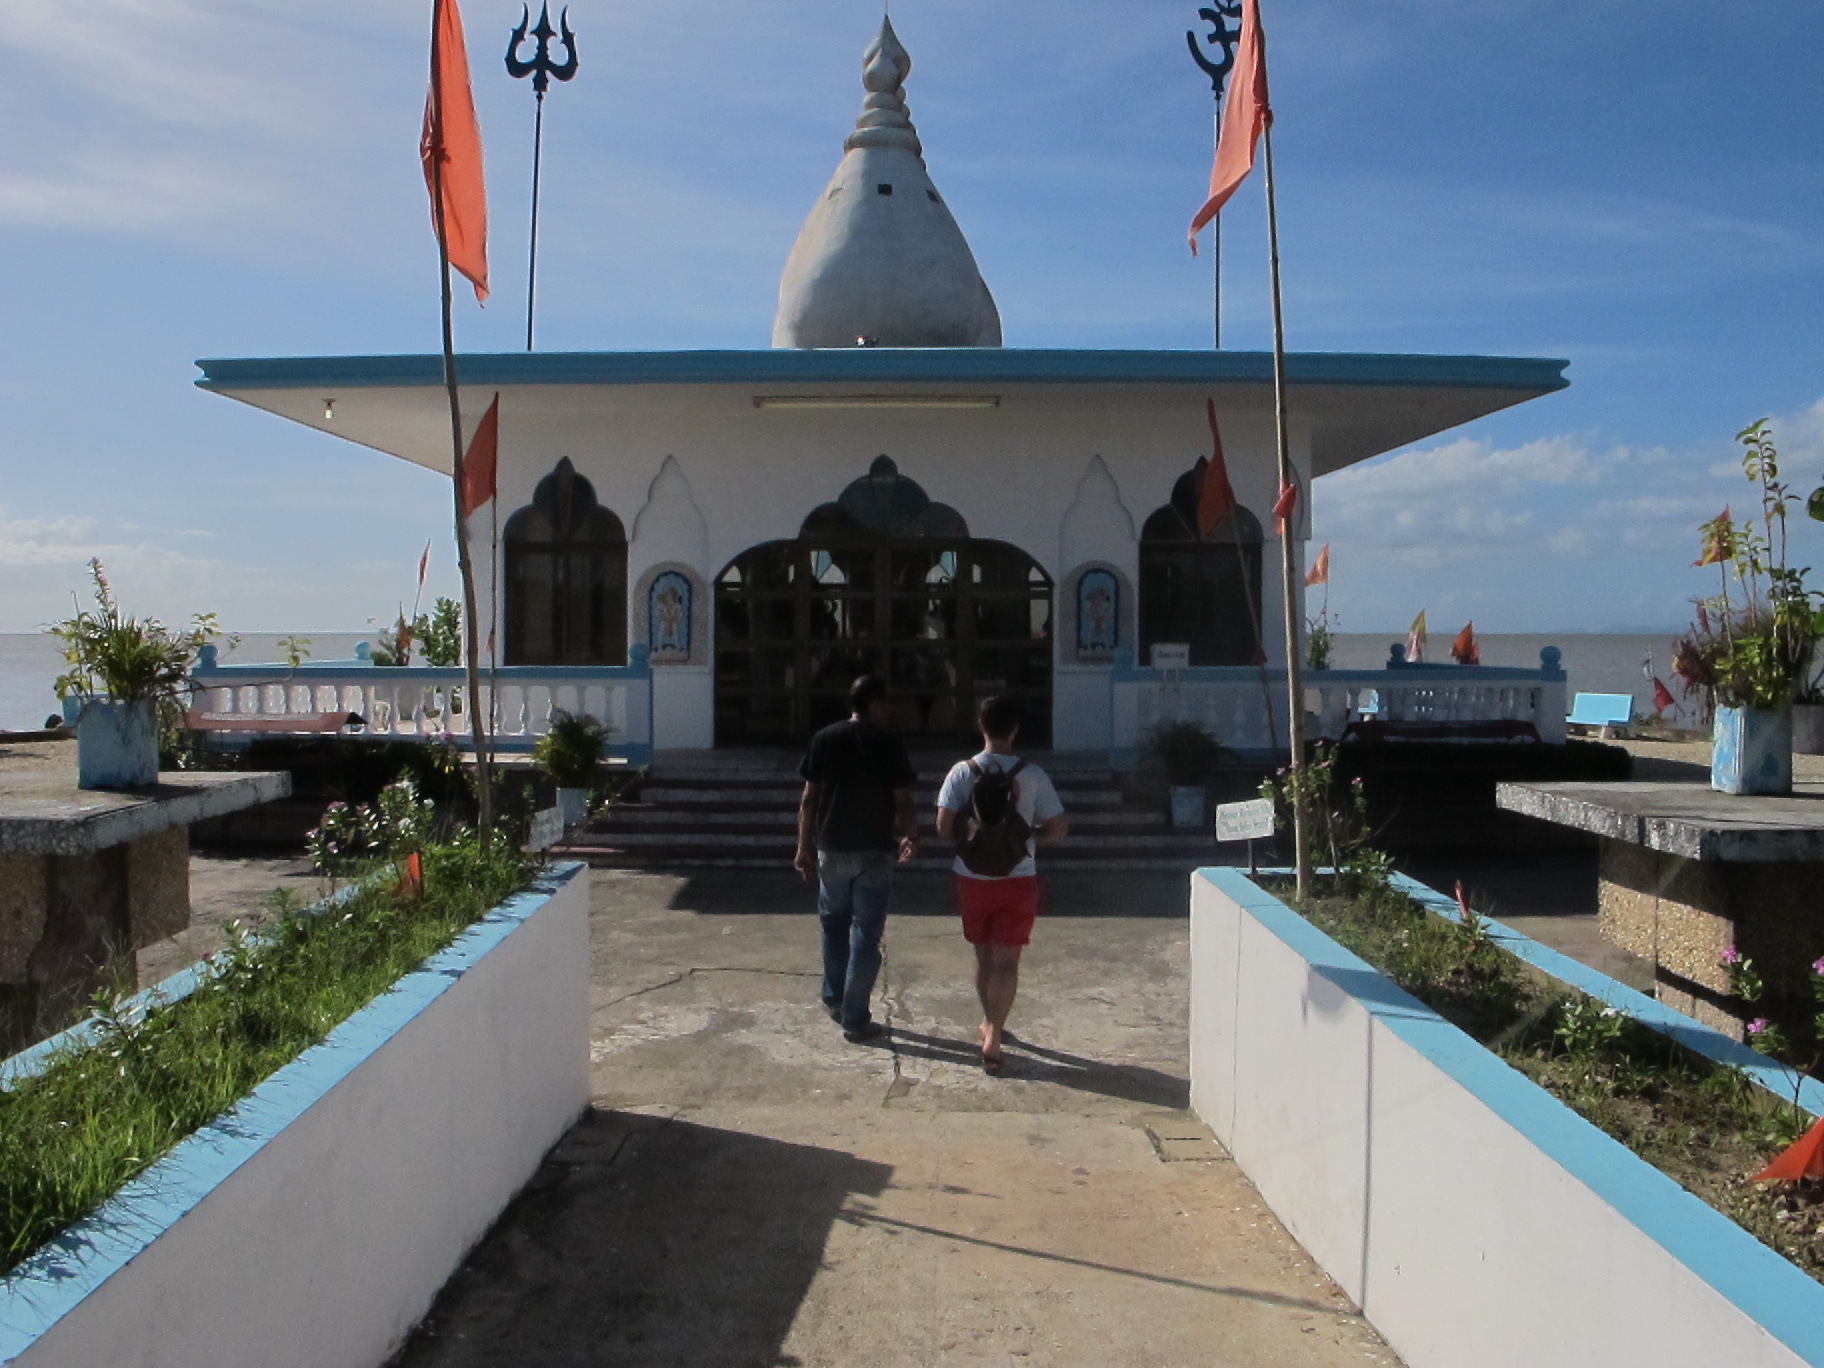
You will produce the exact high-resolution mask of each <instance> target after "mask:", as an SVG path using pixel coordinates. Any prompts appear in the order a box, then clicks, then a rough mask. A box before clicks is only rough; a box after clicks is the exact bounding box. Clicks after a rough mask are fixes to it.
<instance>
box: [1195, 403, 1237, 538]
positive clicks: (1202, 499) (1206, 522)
mask: <svg viewBox="0 0 1824 1368" xmlns="http://www.w3.org/2000/svg"><path fill="white" fill-rule="evenodd" d="M1204 411H1205V412H1206V413H1207V414H1208V415H1209V419H1210V443H1211V446H1210V460H1209V464H1208V465H1206V466H1205V467H1204V468H1203V479H1202V481H1201V482H1200V483H1199V484H1198V487H1197V537H1198V540H1200V541H1208V540H1209V539H1210V534H1211V533H1212V532H1214V531H1215V530H1216V528H1217V526H1218V525H1219V524H1220V523H1221V522H1222V520H1223V519H1224V518H1226V517H1228V516H1229V514H1230V513H1232V512H1233V511H1234V510H1235V487H1234V486H1233V485H1231V484H1230V483H1229V467H1228V463H1227V462H1226V461H1224V460H1223V459H1222V429H1221V428H1219V427H1217V426H1216V401H1215V400H1214V399H1206V400H1204Z"/></svg>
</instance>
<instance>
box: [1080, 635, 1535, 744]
mask: <svg viewBox="0 0 1824 1368" xmlns="http://www.w3.org/2000/svg"><path fill="white" fill-rule="evenodd" d="M1539 656H1540V662H1539V668H1538V669H1536V670H1526V669H1518V668H1513V667H1508V666H1484V665H1429V664H1418V665H1409V664H1407V663H1405V662H1404V661H1403V660H1398V659H1396V660H1394V661H1390V662H1389V663H1388V665H1387V666H1386V667H1385V668H1383V669H1378V670H1306V671H1305V672H1304V675H1303V682H1304V694H1305V718H1306V735H1307V736H1308V737H1311V738H1313V739H1315V738H1318V737H1322V738H1326V739H1328V740H1332V741H1336V740H1340V739H1341V738H1342V736H1343V733H1344V731H1345V730H1346V729H1347V728H1348V727H1349V726H1350V725H1351V724H1355V723H1363V722H1371V723H1380V724H1385V728H1384V730H1386V731H1387V732H1388V733H1389V734H1398V735H1402V736H1405V737H1407V738H1409V739H1410V738H1414V737H1421V736H1424V737H1435V738H1437V739H1440V740H1455V739H1464V740H1468V739H1474V738H1476V737H1477V734H1478V733H1479V732H1480V733H1482V734H1484V735H1486V734H1488V733H1490V732H1494V731H1499V730H1502V728H1500V727H1496V726H1492V725H1490V724H1512V725H1511V726H1510V727H1508V728H1507V730H1511V731H1515V732H1520V733H1526V730H1527V728H1529V727H1530V728H1531V730H1532V732H1536V733H1537V735H1538V738H1539V740H1541V741H1544V742H1547V743H1551V744H1562V743H1563V742H1564V739H1565V725H1564V718H1565V701H1566V700H1565V677H1564V671H1563V669H1562V668H1560V666H1559V659H1560V656H1559V652H1558V648H1557V647H1555V646H1548V647H1546V648H1545V649H1544V650H1543V651H1541V652H1540V653H1539ZM1177 721H1188V722H1197V723H1200V724H1202V725H1203V727H1204V728H1205V729H1206V730H1208V731H1209V732H1210V733H1211V734H1213V735H1214V736H1215V737H1216V738H1217V740H1219V741H1221V742H1222V744H1223V745H1224V746H1226V747H1227V748H1228V749H1229V750H1231V751H1234V752H1236V753H1238V754H1240V755H1242V756H1243V757H1246V758H1249V759H1270V758H1273V757H1275V756H1278V757H1280V758H1284V756H1285V754H1286V672H1285V671H1284V670H1283V669H1267V670H1262V669H1259V668H1257V667H1254V666H1245V665H1241V666H1196V667H1193V668H1190V669H1182V670H1160V669H1151V668H1144V667H1138V666H1136V665H1134V663H1133V661H1132V657H1131V656H1129V655H1128V654H1127V653H1126V652H1123V653H1122V655H1121V656H1120V657H1118V658H1117V660H1116V662H1115V668H1114V670H1113V671H1112V672H1111V674H1110V679H1109V723H1110V726H1109V736H1110V746H1109V760H1110V763H1112V764H1113V765H1114V766H1115V767H1116V768H1120V769H1126V768H1131V767H1132V766H1133V765H1134V764H1135V762H1136V757H1137V750H1138V746H1139V740H1140V737H1141V736H1142V735H1143V734H1144V733H1145V732H1146V731H1148V730H1149V729H1150V728H1152V727H1154V726H1157V725H1158V724H1159V723H1161V722H1177Z"/></svg>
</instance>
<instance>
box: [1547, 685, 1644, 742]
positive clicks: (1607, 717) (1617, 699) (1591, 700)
mask: <svg viewBox="0 0 1824 1368" xmlns="http://www.w3.org/2000/svg"><path fill="white" fill-rule="evenodd" d="M1633 720H1634V695H1633V694H1604V693H1580V694H1578V695H1577V697H1576V698H1574V699H1572V700H1571V711H1570V715H1569V716H1567V717H1566V718H1565V719H1564V721H1565V725H1566V726H1571V727H1594V728H1596V729H1598V730H1599V731H1600V732H1601V733H1602V735H1603V736H1604V737H1605V738H1606V737H1607V736H1608V735H1609V731H1610V729H1611V728H1614V727H1620V728H1622V729H1623V730H1626V728H1627V726H1628V724H1629V723H1630V722H1632V721H1633Z"/></svg>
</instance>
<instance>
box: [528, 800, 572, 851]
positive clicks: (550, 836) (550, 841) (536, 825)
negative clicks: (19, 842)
mask: <svg viewBox="0 0 1824 1368" xmlns="http://www.w3.org/2000/svg"><path fill="white" fill-rule="evenodd" d="M563 839H564V810H563V809H562V808H555V807H548V808H540V809H539V810H538V811H537V812H535V813H533V814H532V830H531V831H530V832H529V833H528V834H527V836H526V849H527V850H549V849H551V847H552V846H554V845H556V844H557V843H558V842H559V841H561V840H563Z"/></svg>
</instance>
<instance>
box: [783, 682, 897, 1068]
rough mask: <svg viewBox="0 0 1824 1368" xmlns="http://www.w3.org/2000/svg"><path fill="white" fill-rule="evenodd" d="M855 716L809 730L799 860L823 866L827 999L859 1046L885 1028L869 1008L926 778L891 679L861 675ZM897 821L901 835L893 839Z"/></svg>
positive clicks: (820, 907) (852, 696)
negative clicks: (920, 784)
mask: <svg viewBox="0 0 1824 1368" xmlns="http://www.w3.org/2000/svg"><path fill="white" fill-rule="evenodd" d="M849 704H850V710H851V713H852V716H851V717H850V718H849V720H848V721H847V722H837V723H835V724H833V725H831V726H828V727H825V728H824V729H823V730H822V731H820V732H818V733H817V734H816V735H815V736H813V737H812V738H811V746H810V749H809V750H808V751H806V752H805V755H804V762H803V763H802V764H800V765H799V766H798V773H799V774H800V775H801V776H802V777H803V779H804V796H803V797H802V798H801V799H799V802H798V853H797V854H796V855H795V856H794V857H793V859H792V867H793V868H794V869H796V870H797V871H798V872H799V873H800V874H801V875H803V876H804V877H805V878H807V879H808V878H809V877H810V876H811V870H812V869H813V868H814V869H815V870H816V871H817V883H818V897H817V913H818V917H819V918H820V920H821V921H822V923H823V1005H824V1007H825V1009H826V1010H827V1011H828V1012H829V1014H830V1016H831V1017H832V1018H833V1019H834V1020H835V1021H836V1022H837V1024H838V1025H840V1026H841V1027H842V1035H843V1038H844V1039H845V1040H848V1041H850V1042H851V1043H855V1044H859V1043H861V1042H862V1041H865V1040H873V1039H875V1038H876V1037H878V1036H880V1035H881V1034H882V1033H883V1032H884V1031H885V1029H886V1028H885V1027H883V1026H882V1025H881V1024H880V1023H879V1022H877V1021H875V1020H874V1019H873V1017H872V1015H871V1014H870V1012H869V1010H868V1004H869V1001H870V1000H871V999H872V998H873V996H874V979H875V977H876V976H877V975H878V974H879V973H880V934H881V932H882V930H883V929H885V927H886V923H887V897H888V895H889V894H890V893H891V892H892V889H893V859H894V856H895V854H897V855H898V857H899V860H900V862H901V863H902V864H903V863H904V862H905V861H907V860H910V859H911V858H912V857H913V856H914V855H916V854H918V817H917V815H916V814H915V813H914V812H913V811H912V782H913V780H914V779H916V778H917V777H918V776H917V774H916V772H915V771H914V770H913V768H912V762H911V760H910V759H908V758H907V756H906V748H905V747H904V746H902V745H901V744H900V743H899V738H898V737H896V736H894V735H893V733H892V732H890V731H888V730H887V724H888V722H889V721H891V719H892V716H893V705H892V700H891V699H889V698H888V696H887V685H886V681H885V680H883V679H880V678H879V677H877V676H875V675H863V676H862V677H861V678H860V679H857V680H856V681H855V682H854V683H853V684H851V685H850V686H849ZM895 824H897V825H898V828H899V832H900V836H899V839H898V840H897V841H895V840H894V838H893V829H894V826H895Z"/></svg>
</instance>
